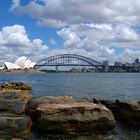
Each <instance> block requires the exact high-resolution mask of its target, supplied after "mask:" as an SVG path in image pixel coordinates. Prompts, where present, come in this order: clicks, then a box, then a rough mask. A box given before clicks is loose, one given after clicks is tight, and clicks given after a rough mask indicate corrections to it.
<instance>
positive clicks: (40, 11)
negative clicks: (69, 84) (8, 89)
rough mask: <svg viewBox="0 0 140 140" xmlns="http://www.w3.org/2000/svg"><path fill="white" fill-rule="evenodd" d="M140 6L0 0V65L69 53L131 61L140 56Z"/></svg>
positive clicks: (128, 0) (126, 0) (129, 1)
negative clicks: (18, 58) (26, 57)
mask: <svg viewBox="0 0 140 140" xmlns="http://www.w3.org/2000/svg"><path fill="white" fill-rule="evenodd" d="M99 9H101V10H99ZM139 9H140V2H139V0H135V1H134V0H123V1H122V0H116V1H112V0H5V1H4V0H3V1H2V0H1V1H0V19H1V22H0V56H1V59H0V63H3V62H4V61H14V60H15V59H16V58H17V57H19V56H22V55H26V56H28V57H30V58H31V59H33V60H39V59H41V58H44V57H48V56H50V55H55V54H61V53H68V52H69V53H75V54H80V55H85V56H88V57H91V58H92V59H95V60H97V61H104V60H109V62H110V63H113V62H114V61H122V62H133V61H134V60H135V59H136V58H140V27H139V23H140V15H139V12H140V10H139Z"/></svg>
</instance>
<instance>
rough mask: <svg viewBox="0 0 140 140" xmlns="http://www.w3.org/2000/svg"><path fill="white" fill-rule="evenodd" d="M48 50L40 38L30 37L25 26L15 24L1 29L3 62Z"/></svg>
mask: <svg viewBox="0 0 140 140" xmlns="http://www.w3.org/2000/svg"><path fill="white" fill-rule="evenodd" d="M47 50H48V47H47V45H43V41H42V40H40V39H34V40H31V39H29V37H28V35H27V32H26V30H25V27H24V26H22V25H13V26H6V27H3V28H2V30H1V31H0V56H1V62H3V61H5V60H7V61H8V60H10V61H11V60H14V59H15V58H17V57H19V56H22V55H27V56H28V55H29V56H30V57H32V56H37V55H41V54H43V53H45V51H47Z"/></svg>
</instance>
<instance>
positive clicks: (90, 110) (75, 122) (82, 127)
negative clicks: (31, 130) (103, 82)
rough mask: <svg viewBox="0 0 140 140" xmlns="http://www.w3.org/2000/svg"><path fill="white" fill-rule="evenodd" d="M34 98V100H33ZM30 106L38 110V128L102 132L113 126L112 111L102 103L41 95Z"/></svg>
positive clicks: (49, 130) (67, 132)
mask: <svg viewBox="0 0 140 140" xmlns="http://www.w3.org/2000/svg"><path fill="white" fill-rule="evenodd" d="M33 100H34V101H33ZM33 100H32V101H31V102H30V105H29V107H30V108H32V109H33V108H34V109H35V108H36V111H37V112H38V114H40V115H39V118H38V122H37V125H38V128H39V129H41V130H42V131H45V132H50V133H58V134H85V133H96V132H97V133H99V132H100V133H102V132H107V131H110V130H113V129H114V128H115V120H114V116H113V114H112V112H111V111H110V110H109V109H107V108H106V107H105V106H104V105H99V104H94V103H91V102H86V101H80V100H78V101H77V100H76V99H73V98H71V97H67V96H64V97H62V96H61V97H43V98H42V101H41V97H39V98H36V99H33Z"/></svg>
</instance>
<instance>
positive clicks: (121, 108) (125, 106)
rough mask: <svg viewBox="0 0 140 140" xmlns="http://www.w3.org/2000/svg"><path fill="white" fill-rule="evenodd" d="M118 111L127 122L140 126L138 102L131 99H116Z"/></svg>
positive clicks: (139, 104)
mask: <svg viewBox="0 0 140 140" xmlns="http://www.w3.org/2000/svg"><path fill="white" fill-rule="evenodd" d="M116 104H117V106H118V113H119V117H120V119H121V120H123V121H126V122H127V124H130V125H136V126H140V103H139V102H137V101H133V100H131V101H130V100H117V101H116Z"/></svg>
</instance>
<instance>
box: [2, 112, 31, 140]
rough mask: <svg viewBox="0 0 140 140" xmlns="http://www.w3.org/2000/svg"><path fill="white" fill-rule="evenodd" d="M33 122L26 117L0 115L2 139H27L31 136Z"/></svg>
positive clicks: (7, 114)
mask: <svg viewBox="0 0 140 140" xmlns="http://www.w3.org/2000/svg"><path fill="white" fill-rule="evenodd" d="M31 126H32V121H31V119H30V117H28V116H26V115H22V116H21V115H15V114H12V113H7V112H4V113H0V138H7V139H8V138H13V137H18V138H25V137H29V136H30V135H31V132H30V129H31Z"/></svg>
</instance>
